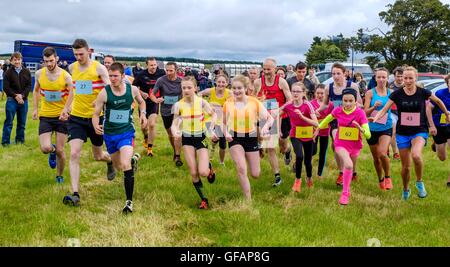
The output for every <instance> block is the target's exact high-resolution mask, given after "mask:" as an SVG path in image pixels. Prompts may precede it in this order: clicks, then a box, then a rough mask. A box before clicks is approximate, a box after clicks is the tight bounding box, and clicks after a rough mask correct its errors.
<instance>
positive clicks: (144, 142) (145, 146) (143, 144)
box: [142, 140, 148, 148]
mask: <svg viewBox="0 0 450 267" xmlns="http://www.w3.org/2000/svg"><path fill="white" fill-rule="evenodd" d="M142 146H143V147H144V148H148V144H147V141H145V140H143V141H142Z"/></svg>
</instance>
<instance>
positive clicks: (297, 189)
mask: <svg viewBox="0 0 450 267" xmlns="http://www.w3.org/2000/svg"><path fill="white" fill-rule="evenodd" d="M292 191H294V192H297V193H300V191H302V179H295V181H294V185H293V186H292Z"/></svg>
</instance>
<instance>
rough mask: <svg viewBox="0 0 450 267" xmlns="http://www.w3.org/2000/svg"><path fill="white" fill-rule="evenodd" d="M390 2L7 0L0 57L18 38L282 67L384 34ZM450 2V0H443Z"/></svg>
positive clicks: (132, 53)
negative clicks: (362, 32)
mask: <svg viewBox="0 0 450 267" xmlns="http://www.w3.org/2000/svg"><path fill="white" fill-rule="evenodd" d="M393 2H394V1H392V0H391V1H388V0H365V1H357V0H348V1H347V0H322V1H311V0H171V1H161V0H127V1H123V0H96V1H88V0H39V1H35V0H29V1H25V0H1V1H0V10H2V11H3V12H2V13H3V19H2V20H1V24H0V25H1V26H0V29H1V30H0V53H10V52H12V51H13V49H14V46H13V43H14V40H19V39H22V40H34V41H44V42H59V43H71V42H72V41H73V40H74V39H75V38H84V39H86V40H87V41H88V43H89V44H90V46H91V47H93V48H94V49H95V50H96V51H99V52H104V53H111V54H114V55H130V56H148V55H154V56H176V57H191V58H201V59H241V60H253V61H262V60H263V59H264V58H266V57H273V58H275V59H277V60H278V62H279V63H281V64H288V63H295V62H296V61H298V60H299V59H304V53H306V51H307V50H308V48H309V46H310V44H311V42H312V38H313V37H314V36H320V37H325V38H326V37H327V36H331V35H336V34H339V33H343V34H344V36H346V37H348V36H351V35H354V34H355V32H356V30H357V29H359V28H369V29H373V28H375V27H379V28H380V29H382V30H383V31H385V30H386V26H385V25H384V24H383V23H382V22H380V20H379V17H378V13H379V12H381V11H383V10H386V5H387V4H389V3H393ZM441 2H443V3H446V4H448V3H450V0H442V1H441Z"/></svg>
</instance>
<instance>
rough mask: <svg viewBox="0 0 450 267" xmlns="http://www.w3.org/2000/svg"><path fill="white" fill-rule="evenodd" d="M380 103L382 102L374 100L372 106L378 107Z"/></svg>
mask: <svg viewBox="0 0 450 267" xmlns="http://www.w3.org/2000/svg"><path fill="white" fill-rule="evenodd" d="M381 105H383V103H381V101H376V102H375V104H374V105H373V106H374V107H376V108H377V107H379V106H381Z"/></svg>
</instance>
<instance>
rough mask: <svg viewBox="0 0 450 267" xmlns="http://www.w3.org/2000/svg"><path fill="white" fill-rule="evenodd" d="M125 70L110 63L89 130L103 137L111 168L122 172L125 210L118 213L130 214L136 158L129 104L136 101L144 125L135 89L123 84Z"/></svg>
mask: <svg viewBox="0 0 450 267" xmlns="http://www.w3.org/2000/svg"><path fill="white" fill-rule="evenodd" d="M124 72H125V70H124V68H123V65H122V64H120V63H112V64H111V66H110V68H109V71H108V73H109V78H110V80H111V85H106V86H105V90H102V91H101V92H100V93H99V94H98V96H97V99H96V102H95V111H94V114H93V116H92V126H93V127H94V129H95V133H96V134H98V135H103V138H104V139H105V144H106V148H107V150H108V153H109V154H110V155H111V159H112V162H113V165H114V167H115V168H116V169H117V170H120V171H123V174H124V186H125V194H126V198H127V199H126V202H125V207H124V208H123V210H122V212H124V213H125V214H126V213H131V212H133V191H134V175H135V173H136V171H137V164H138V160H139V158H140V155H139V154H138V153H134V154H133V147H134V137H135V130H134V125H133V111H132V103H133V101H134V100H136V101H137V102H138V104H139V109H140V110H141V114H140V117H139V120H140V122H141V125H144V127H145V124H146V123H147V118H146V116H145V102H144V99H142V97H141V95H140V93H139V89H137V87H135V86H131V85H130V84H129V83H125V82H124V79H125V74H124ZM103 109H104V110H105V121H104V123H103V125H101V124H100V115H101V113H102V110H103Z"/></svg>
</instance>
